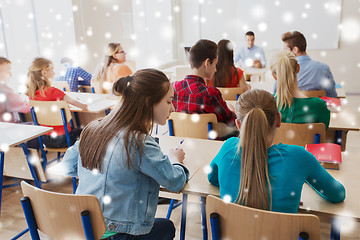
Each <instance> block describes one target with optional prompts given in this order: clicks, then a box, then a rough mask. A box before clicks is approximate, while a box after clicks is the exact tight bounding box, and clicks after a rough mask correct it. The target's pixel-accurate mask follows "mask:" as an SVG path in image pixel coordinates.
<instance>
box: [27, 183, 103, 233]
mask: <svg viewBox="0 0 360 240" xmlns="http://www.w3.org/2000/svg"><path fill="white" fill-rule="evenodd" d="M21 189H22V191H23V194H24V196H27V197H28V198H29V199H30V203H31V208H32V210H33V213H34V217H35V220H36V225H37V228H38V229H39V230H40V231H42V232H43V233H45V234H46V235H48V236H49V237H50V238H54V239H85V234H84V229H83V225H82V220H81V212H82V211H84V210H87V211H89V212H90V219H91V225H92V228H93V234H94V238H95V239H100V238H101V237H102V236H103V235H104V233H105V231H106V226H105V221H104V217H103V214H102V211H101V207H100V203H99V200H98V199H97V198H96V197H95V196H93V195H73V194H64V193H55V192H49V191H45V190H42V189H39V188H36V187H33V186H31V185H30V184H28V183H26V182H24V181H22V182H21Z"/></svg>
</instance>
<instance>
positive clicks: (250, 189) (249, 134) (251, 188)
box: [235, 89, 278, 210]
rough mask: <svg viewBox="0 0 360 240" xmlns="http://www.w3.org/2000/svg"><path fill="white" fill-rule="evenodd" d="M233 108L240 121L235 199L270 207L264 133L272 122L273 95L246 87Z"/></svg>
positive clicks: (269, 208) (244, 203)
mask: <svg viewBox="0 0 360 240" xmlns="http://www.w3.org/2000/svg"><path fill="white" fill-rule="evenodd" d="M235 110H236V117H237V119H238V120H239V121H240V123H241V129H240V145H239V149H238V150H239V151H241V170H240V185H239V193H238V196H237V198H236V200H235V202H236V203H239V204H242V205H245V206H248V207H254V208H258V209H265V210H271V205H272V202H271V198H272V194H271V186H270V180H269V173H268V155H267V150H268V146H267V137H268V136H269V133H270V131H271V130H272V129H273V128H274V126H275V121H276V115H277V112H278V110H277V107H276V102H275V98H274V96H273V95H272V94H271V93H269V92H267V91H265V90H260V89H253V90H249V91H246V92H245V93H243V94H241V95H240V97H239V99H238V101H237V103H236V108H235Z"/></svg>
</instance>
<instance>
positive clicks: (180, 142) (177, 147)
mask: <svg viewBox="0 0 360 240" xmlns="http://www.w3.org/2000/svg"><path fill="white" fill-rule="evenodd" d="M183 142H184V139H183V140H181V141H180V143H179V146H178V147H177V148H176V149H175V150H178V149H179V147H180V145H181V144H182V143H183Z"/></svg>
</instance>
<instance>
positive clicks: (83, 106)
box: [63, 95, 88, 111]
mask: <svg viewBox="0 0 360 240" xmlns="http://www.w3.org/2000/svg"><path fill="white" fill-rule="evenodd" d="M63 100H64V101H66V102H67V103H70V104H72V105H74V106H75V107H78V108H81V109H82V110H84V111H86V110H88V106H87V105H86V104H83V103H81V102H79V101H77V100H75V99H73V98H71V97H69V96H68V95H65V96H64V99H63Z"/></svg>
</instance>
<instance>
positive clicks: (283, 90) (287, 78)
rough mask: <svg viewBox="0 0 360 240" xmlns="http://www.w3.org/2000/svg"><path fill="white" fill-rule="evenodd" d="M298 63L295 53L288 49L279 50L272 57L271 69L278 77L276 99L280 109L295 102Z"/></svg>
mask: <svg viewBox="0 0 360 240" xmlns="http://www.w3.org/2000/svg"><path fill="white" fill-rule="evenodd" d="M297 65H298V62H297V60H296V58H295V55H294V54H293V53H292V52H290V51H288V50H284V51H279V52H278V53H276V54H275V55H274V56H273V58H272V59H271V64H270V69H271V71H272V73H273V74H275V75H276V78H277V83H276V84H277V92H276V97H277V98H276V101H277V106H278V109H279V110H281V109H285V108H286V107H291V105H292V104H293V99H294V96H293V94H294V93H293V92H292V91H293V86H294V84H298V83H297V76H296V75H297Z"/></svg>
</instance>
